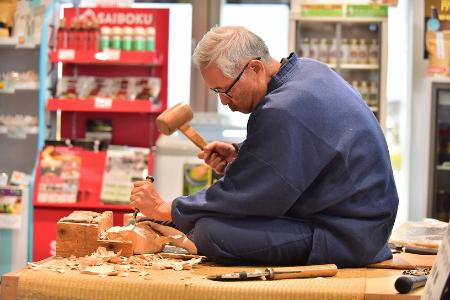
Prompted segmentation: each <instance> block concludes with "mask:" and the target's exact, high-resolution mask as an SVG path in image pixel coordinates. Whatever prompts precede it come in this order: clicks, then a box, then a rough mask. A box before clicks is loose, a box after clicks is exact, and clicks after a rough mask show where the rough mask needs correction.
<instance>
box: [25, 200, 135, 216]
mask: <svg viewBox="0 0 450 300" xmlns="http://www.w3.org/2000/svg"><path fill="white" fill-rule="evenodd" d="M33 205H34V207H41V208H44V207H45V208H55V209H61V208H70V209H74V210H76V209H81V210H90V209H93V210H103V211H104V210H120V211H123V210H126V211H129V212H130V213H131V212H132V211H133V209H132V208H131V206H129V205H123V204H105V203H102V202H100V201H99V202H98V203H92V202H86V203H83V202H76V203H46V202H42V203H41V202H34V203H33Z"/></svg>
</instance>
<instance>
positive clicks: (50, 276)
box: [0, 265, 424, 300]
mask: <svg viewBox="0 0 450 300" xmlns="http://www.w3.org/2000/svg"><path fill="white" fill-rule="evenodd" d="M253 269H254V267H221V266H214V265H200V266H198V267H196V268H194V269H193V270H186V271H174V270H152V272H153V274H152V275H151V276H150V279H148V280H144V279H142V278H137V277H135V278H118V277H111V276H110V277H104V278H101V277H99V276H95V275H85V274H79V273H78V271H71V272H73V273H72V274H58V273H57V272H49V271H33V270H29V269H27V270H21V271H16V272H11V273H7V274H5V275H3V276H2V280H1V289H0V299H2V300H10V299H23V298H24V299H34V298H35V296H36V295H39V297H37V296H36V297H37V298H39V299H54V298H55V297H56V298H59V297H61V296H59V297H58V296H55V294H54V292H55V290H56V289H58V288H56V286H53V285H55V284H57V285H58V287H59V289H60V290H66V289H67V291H68V293H67V295H66V296H67V297H65V299H70V296H69V295H74V291H72V290H70V292H69V289H70V288H73V285H74V284H75V283H77V284H78V285H80V287H81V288H80V290H85V289H88V288H89V286H88V285H89V284H91V285H92V286H93V287H92V288H93V289H95V292H98V295H97V296H96V297H95V298H96V299H102V298H103V299H105V298H109V297H110V296H109V294H108V293H112V292H111V288H112V287H113V288H116V289H117V290H116V291H115V292H114V295H118V294H120V292H121V291H122V292H123V291H124V290H126V291H127V290H128V291H129V290H141V293H140V294H139V293H138V294H136V295H135V296H133V297H131V298H132V299H133V300H137V299H173V298H174V297H175V298H177V299H194V298H195V299H211V298H214V299H241V298H242V299H273V297H274V296H280V298H283V299H296V298H300V297H301V299H314V300H317V299H331V298H333V299H368V300H375V299H388V300H389V299H398V300H418V299H420V297H421V295H422V294H423V291H424V288H423V287H422V288H419V289H417V290H415V291H413V292H411V293H409V294H405V295H401V294H398V293H397V292H396V291H395V289H394V282H395V280H396V278H397V277H398V276H399V275H401V273H402V270H393V269H365V268H362V269H340V270H339V272H338V274H337V275H336V276H335V277H333V278H323V279H286V280H278V281H246V282H217V281H210V280H208V279H206V278H205V276H207V275H212V274H221V273H226V272H235V271H241V270H249V271H250V270H253ZM161 274H163V275H161ZM21 278H22V280H29V278H35V280H41V281H42V283H39V282H38V283H37V284H36V283H35V284H36V285H37V286H38V288H42V290H39V291H36V289H35V291H34V293H35V295H34V296H30V295H32V294H30V293H28V294H27V292H24V290H26V289H27V287H24V286H23V284H24V283H23V281H22V285H21V284H20V283H19V282H20V280H21ZM26 278H28V279H26ZM312 283H313V284H312ZM316 283H320V284H322V289H321V288H320V285H319V286H317V284H316ZM314 284H315V285H314ZM46 285H48V287H47V289H46V288H45V286H46ZM302 286H303V290H302ZM313 286H315V287H313ZM333 287H334V288H333ZM309 288H311V289H315V290H314V291H313V292H311V291H307V290H308V289H309ZM21 289H22V290H21ZM143 289H146V291H143ZM196 289H197V290H196ZM297 289H298V292H299V293H300V294H297ZM305 289H306V294H305ZM353 289H356V290H357V289H360V293H359V294H355V293H352V292H355V291H353ZM102 290H108V291H104V293H103V291H102ZM340 290H342V292H340ZM128 291H127V292H126V293H130V292H128ZM76 292H77V291H75V293H76ZM46 293H47V294H46ZM24 295H25V296H24ZM90 295H91V296H94V295H92V294H90ZM19 296H21V297H19ZM299 296H300V297H299ZM277 298H278V297H277ZM77 299H91V298H90V297H88V298H84V297H83V296H80V297H78V298H77ZM117 299H120V297H119V296H118V297H117Z"/></svg>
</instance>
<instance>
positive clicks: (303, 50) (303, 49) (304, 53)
mask: <svg viewBox="0 0 450 300" xmlns="http://www.w3.org/2000/svg"><path fill="white" fill-rule="evenodd" d="M309 48H310V45H309V38H303V39H302V42H301V44H300V52H299V56H300V57H310V54H309Z"/></svg>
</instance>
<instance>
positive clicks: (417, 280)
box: [394, 275, 428, 294]
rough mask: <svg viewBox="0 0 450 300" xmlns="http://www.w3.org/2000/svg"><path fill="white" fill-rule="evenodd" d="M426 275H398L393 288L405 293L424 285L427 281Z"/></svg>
mask: <svg viewBox="0 0 450 300" xmlns="http://www.w3.org/2000/svg"><path fill="white" fill-rule="evenodd" d="M427 279H428V275H420V276H400V277H399V278H397V280H395V284H394V286H395V289H396V290H397V292H399V293H400V294H407V293H409V292H410V291H412V290H414V289H416V288H419V287H421V286H424V285H425V284H426V283H427Z"/></svg>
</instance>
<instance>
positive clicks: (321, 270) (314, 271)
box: [206, 264, 338, 281]
mask: <svg viewBox="0 0 450 300" xmlns="http://www.w3.org/2000/svg"><path fill="white" fill-rule="evenodd" d="M337 272H338V268H337V266H336V265H334V264H327V265H311V266H299V267H280V268H266V269H265V270H256V271H253V272H247V271H243V272H234V273H225V274H220V275H213V276H207V277H206V278H208V279H211V280H218V281H240V280H254V279H264V278H265V279H268V280H273V279H293V278H312V277H330V276H334V275H336V273H337Z"/></svg>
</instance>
